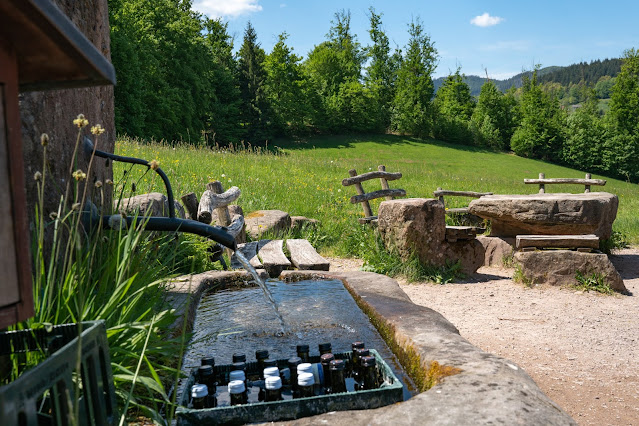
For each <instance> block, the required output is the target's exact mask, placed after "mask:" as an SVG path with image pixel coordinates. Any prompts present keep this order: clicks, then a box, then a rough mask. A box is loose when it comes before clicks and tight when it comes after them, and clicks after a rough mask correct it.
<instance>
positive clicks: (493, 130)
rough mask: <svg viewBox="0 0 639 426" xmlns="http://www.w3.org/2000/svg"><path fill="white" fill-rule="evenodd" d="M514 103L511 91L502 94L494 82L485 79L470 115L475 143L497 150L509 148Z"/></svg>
mask: <svg viewBox="0 0 639 426" xmlns="http://www.w3.org/2000/svg"><path fill="white" fill-rule="evenodd" d="M516 105H517V101H515V99H514V97H513V96H512V92H510V93H509V94H507V95H504V94H502V93H501V92H500V91H499V89H497V86H495V83H493V82H492V81H490V80H488V81H486V82H485V83H484V84H483V85H482V87H481V92H480V93H479V97H478V99H477V106H476V107H475V109H474V111H473V115H472V117H471V127H472V129H473V133H474V139H475V144H477V145H483V146H489V147H491V148H496V149H499V150H507V149H509V148H510V138H511V137H512V135H513V132H514V129H515V123H516V111H515V108H516Z"/></svg>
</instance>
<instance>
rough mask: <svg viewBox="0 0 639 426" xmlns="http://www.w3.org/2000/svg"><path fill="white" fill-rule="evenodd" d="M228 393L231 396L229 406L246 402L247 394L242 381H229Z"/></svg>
mask: <svg viewBox="0 0 639 426" xmlns="http://www.w3.org/2000/svg"><path fill="white" fill-rule="evenodd" d="M228 391H229V395H230V396H231V405H239V404H246V403H247V402H248V393H247V392H246V386H245V385H244V382H243V381H242V380H231V381H230V382H229V385H228Z"/></svg>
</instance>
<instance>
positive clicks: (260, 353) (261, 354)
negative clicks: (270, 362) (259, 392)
mask: <svg viewBox="0 0 639 426" xmlns="http://www.w3.org/2000/svg"><path fill="white" fill-rule="evenodd" d="M255 359H256V360H257V369H258V371H259V372H260V379H262V380H264V361H265V360H267V359H268V351H267V350H266V349H261V350H257V351H255Z"/></svg>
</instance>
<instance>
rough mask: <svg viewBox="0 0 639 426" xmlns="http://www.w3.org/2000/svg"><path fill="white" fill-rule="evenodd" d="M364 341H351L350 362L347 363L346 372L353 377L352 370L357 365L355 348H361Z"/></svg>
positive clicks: (357, 359)
mask: <svg viewBox="0 0 639 426" xmlns="http://www.w3.org/2000/svg"><path fill="white" fill-rule="evenodd" d="M363 348H364V342H353V343H351V362H350V363H349V365H348V369H349V371H348V373H349V375H350V376H351V377H353V372H354V371H355V370H356V369H357V368H358V367H359V358H358V357H357V353H356V351H355V349H363Z"/></svg>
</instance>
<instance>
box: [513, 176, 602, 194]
mask: <svg viewBox="0 0 639 426" xmlns="http://www.w3.org/2000/svg"><path fill="white" fill-rule="evenodd" d="M591 177H592V175H591V174H590V173H586V178H585V179H575V178H554V179H546V175H545V174H544V173H539V179H524V183H525V184H528V185H539V193H540V194H544V193H545V192H546V185H560V184H563V185H584V192H585V193H587V192H590V187H591V186H592V185H597V186H604V185H606V181H605V180H604V179H591Z"/></svg>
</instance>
